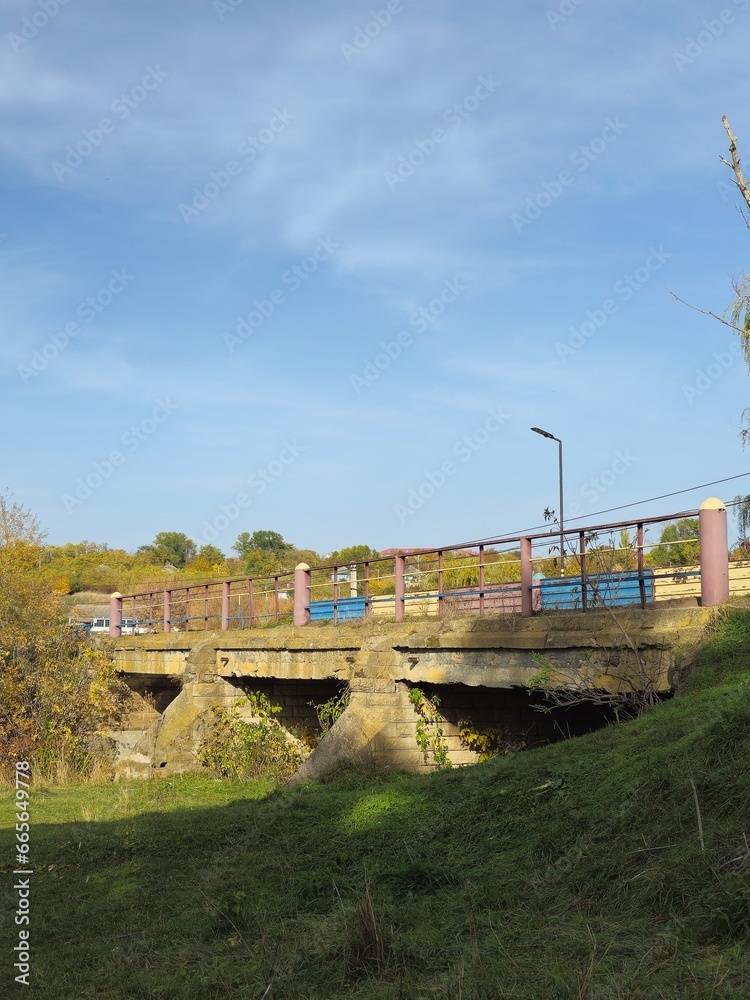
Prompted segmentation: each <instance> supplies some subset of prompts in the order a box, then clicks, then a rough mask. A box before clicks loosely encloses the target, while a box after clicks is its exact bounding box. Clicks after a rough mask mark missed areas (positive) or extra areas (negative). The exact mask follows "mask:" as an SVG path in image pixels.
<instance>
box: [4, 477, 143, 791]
mask: <svg viewBox="0 0 750 1000" xmlns="http://www.w3.org/2000/svg"><path fill="white" fill-rule="evenodd" d="M42 537H43V536H42V533H41V532H40V530H39V527H38V524H37V522H36V519H35V518H34V517H33V515H32V514H31V513H30V512H29V511H28V510H26V508H24V507H22V506H21V505H19V504H17V503H15V502H14V501H13V500H12V497H11V496H10V495H9V494H8V493H7V492H6V493H4V494H0V769H1V770H3V771H7V770H8V769H9V768H10V769H12V768H13V766H14V765H15V762H16V761H17V760H27V761H29V762H30V763H31V764H32V767H34V766H36V767H40V766H41V767H42V768H44V769H48V770H49V769H52V768H57V767H60V766H62V767H64V768H67V769H68V770H71V769H72V770H74V771H77V772H82V771H85V770H86V769H87V768H88V767H89V766H90V765H91V764H92V763H93V762H94V759H95V754H94V752H93V745H94V744H93V741H92V738H93V737H94V736H95V735H96V734H97V733H98V732H99V731H100V730H101V729H102V727H103V726H104V724H105V722H107V721H108V720H111V719H114V718H116V717H117V714H118V712H119V711H120V710H121V708H122V706H123V704H124V699H125V696H126V693H127V692H126V690H125V689H124V687H123V685H122V684H121V683H120V682H119V681H118V679H117V677H116V675H115V673H114V666H113V663H112V661H111V658H110V657H109V656H107V655H106V654H105V652H104V651H103V650H102V649H101V648H94V647H92V646H90V645H89V644H88V642H87V641H86V640H85V638H82V637H81V636H79V635H77V634H76V633H75V632H73V630H72V629H70V628H69V627H68V625H67V622H66V619H65V616H64V614H63V613H62V611H61V609H60V605H59V601H58V597H57V596H56V595H55V593H54V591H53V588H52V587H51V586H50V584H49V583H48V582H47V581H45V580H44V578H43V576H42V573H41V569H40V566H41V559H40V554H41V548H40V545H41V541H42Z"/></svg>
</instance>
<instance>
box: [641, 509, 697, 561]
mask: <svg viewBox="0 0 750 1000" xmlns="http://www.w3.org/2000/svg"><path fill="white" fill-rule="evenodd" d="M699 534H700V520H699V519H698V518H697V517H683V518H682V519H681V520H679V521H677V522H676V523H675V524H669V525H667V527H666V528H665V529H664V530H663V531H662V533H661V538H660V539H659V545H657V546H656V548H655V549H653V550H652V552H651V554H650V556H649V562H650V563H651V565H652V566H657V567H659V566H695V565H696V564H697V563H698V562H699V561H700V542H699V540H698V536H699Z"/></svg>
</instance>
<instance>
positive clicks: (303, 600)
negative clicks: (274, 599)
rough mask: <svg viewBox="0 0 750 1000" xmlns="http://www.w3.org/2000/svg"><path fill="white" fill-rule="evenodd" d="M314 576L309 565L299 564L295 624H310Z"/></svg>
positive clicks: (295, 586)
mask: <svg viewBox="0 0 750 1000" xmlns="http://www.w3.org/2000/svg"><path fill="white" fill-rule="evenodd" d="M311 584H312V574H311V572H310V567H309V566H308V565H307V563H299V564H298V565H297V566H296V567H295V570H294V624H295V627H299V626H301V625H309V624H310V586H311Z"/></svg>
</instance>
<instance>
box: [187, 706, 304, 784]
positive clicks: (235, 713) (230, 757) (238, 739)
mask: <svg viewBox="0 0 750 1000" xmlns="http://www.w3.org/2000/svg"><path fill="white" fill-rule="evenodd" d="M280 711H281V705H272V704H271V702H270V701H269V699H268V698H267V697H266V695H265V694H263V693H262V692H259V691H250V692H248V694H247V696H246V697H244V698H238V699H237V701H236V702H235V703H234V705H233V706H232V707H231V708H229V709H226V708H218V709H214V712H213V722H212V725H211V726H210V730H209V733H208V735H207V736H206V737H205V738H204V739H203V741H202V743H201V745H200V747H199V749H198V760H199V761H200V762H201V764H203V765H204V766H205V767H210V768H211V769H212V770H213V771H214V772H215V773H216V774H217V775H219V776H220V777H222V778H259V777H270V778H275V779H277V780H284V779H285V778H288V777H290V776H291V775H292V774H294V772H295V771H296V770H297V768H298V767H299V766H300V764H301V763H302V761H303V759H304V757H305V755H306V753H305V749H304V748H303V746H302V744H301V743H300V742H299V741H298V740H295V739H294V738H293V737H291V736H290V735H289V734H288V733H287V732H286V731H285V730H284V729H283V728H282V727H281V726H280V725H279V723H278V722H277V721H276V719H274V718H273V716H274V715H277V714H278V713H279V712H280ZM243 715H244V716H245V717H246V718H249V719H250V720H251V721H246V720H245V719H243V718H242V716H243Z"/></svg>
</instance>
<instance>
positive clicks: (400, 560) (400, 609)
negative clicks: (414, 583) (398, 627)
mask: <svg viewBox="0 0 750 1000" xmlns="http://www.w3.org/2000/svg"><path fill="white" fill-rule="evenodd" d="M405 570H406V558H405V557H404V556H396V565H395V570H394V571H395V576H396V621H397V622H402V621H403V620H404V612H405V610H406V606H405V602H404V597H405V596H406V580H405V579H404V576H405Z"/></svg>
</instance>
